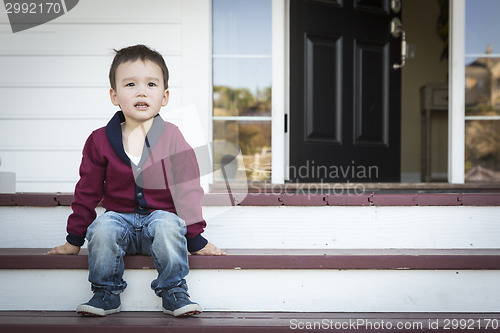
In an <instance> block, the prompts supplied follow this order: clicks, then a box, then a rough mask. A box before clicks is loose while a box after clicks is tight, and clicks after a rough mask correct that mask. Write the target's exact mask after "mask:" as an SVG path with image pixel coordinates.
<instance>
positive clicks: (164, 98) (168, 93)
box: [161, 89, 170, 106]
mask: <svg viewBox="0 0 500 333" xmlns="http://www.w3.org/2000/svg"><path fill="white" fill-rule="evenodd" d="M169 97H170V90H168V89H167V90H165V93H164V94H163V99H162V101H161V106H166V105H167V104H168V98H169Z"/></svg>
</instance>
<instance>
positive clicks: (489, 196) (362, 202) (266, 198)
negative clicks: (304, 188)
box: [0, 191, 500, 207]
mask: <svg viewBox="0 0 500 333" xmlns="http://www.w3.org/2000/svg"><path fill="white" fill-rule="evenodd" d="M72 201H73V194H70V193H16V194H0V206H33V207H54V206H69V205H70V204H71V202H72ZM232 202H234V204H235V205H237V206H315V207H317V206H500V192H498V191H493V192H491V193H462V192H456V193H374V192H363V193H356V192H352V193H350V194H332V193H323V192H319V193H233V194H232V200H230V198H229V197H228V194H224V193H208V194H205V196H204V198H203V202H202V204H203V205H204V206H231V204H232Z"/></svg>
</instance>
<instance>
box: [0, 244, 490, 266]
mask: <svg viewBox="0 0 500 333" xmlns="http://www.w3.org/2000/svg"><path fill="white" fill-rule="evenodd" d="M48 250H49V249H27V248H26V249H11V248H3V249H0V269H88V264H87V260H88V259H87V258H88V257H87V252H86V251H87V250H86V249H82V251H81V253H80V254H79V255H77V256H70V255H63V256H60V255H57V256H52V255H47V252H48ZM227 253H228V255H226V256H194V255H190V256H189V265H190V267H191V269H342V270H344V269H365V270H372V269H389V270H391V269H392V270H436V269H440V270H498V269H500V250H499V249H474V250H470V249H456V250H449V249H448V250H446V249H443V250H439V249H387V250H380V249H379V250H369V249H367V250H284V249H279V250H257V249H255V250H250V249H247V250H243V249H239V250H236V249H234V250H231V249H229V250H227ZM125 268H126V269H154V265H153V261H152V259H151V257H150V256H142V255H137V256H126V257H125Z"/></svg>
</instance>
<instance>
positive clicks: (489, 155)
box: [465, 0, 500, 181]
mask: <svg viewBox="0 0 500 333" xmlns="http://www.w3.org/2000/svg"><path fill="white" fill-rule="evenodd" d="M465 4H466V8H465V10H466V12H465V13H466V14H465V24H466V27H465V53H466V54H465V120H466V122H465V180H466V181H492V180H496V181H500V34H499V33H498V31H499V30H500V21H499V20H498V13H500V1H498V0H481V1H477V0H466V3H465Z"/></svg>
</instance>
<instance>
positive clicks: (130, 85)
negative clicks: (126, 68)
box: [125, 82, 135, 87]
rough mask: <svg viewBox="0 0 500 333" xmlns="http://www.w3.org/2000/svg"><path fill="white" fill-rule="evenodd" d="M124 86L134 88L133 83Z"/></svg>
mask: <svg viewBox="0 0 500 333" xmlns="http://www.w3.org/2000/svg"><path fill="white" fill-rule="evenodd" d="M125 86H126V87H133V86H135V84H134V83H133V82H130V83H127V84H126V85H125Z"/></svg>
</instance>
